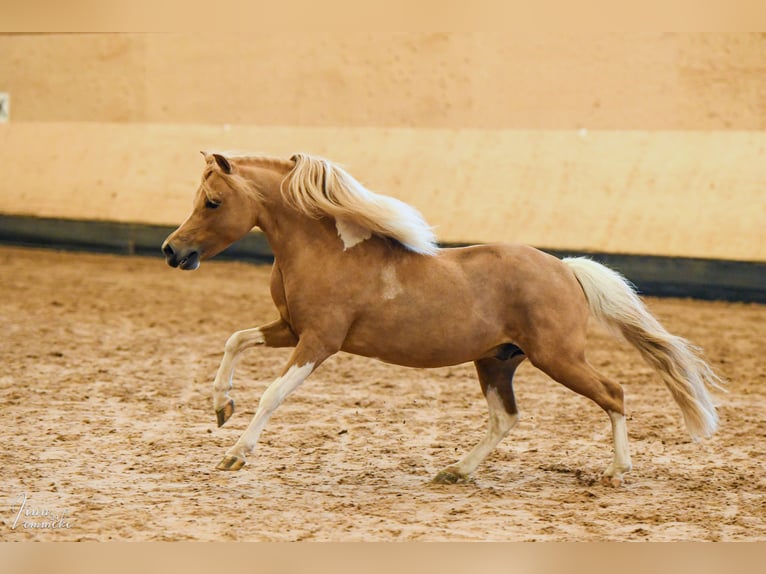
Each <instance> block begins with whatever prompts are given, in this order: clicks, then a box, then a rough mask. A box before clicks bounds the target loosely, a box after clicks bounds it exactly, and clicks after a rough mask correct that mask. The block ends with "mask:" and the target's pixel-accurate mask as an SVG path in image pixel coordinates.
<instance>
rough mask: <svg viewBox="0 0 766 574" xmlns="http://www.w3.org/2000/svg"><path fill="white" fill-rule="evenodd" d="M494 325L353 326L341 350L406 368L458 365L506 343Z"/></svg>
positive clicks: (487, 354)
mask: <svg viewBox="0 0 766 574" xmlns="http://www.w3.org/2000/svg"><path fill="white" fill-rule="evenodd" d="M507 342H508V341H507V340H506V339H505V337H503V335H502V334H501V333H500V332H499V330H498V329H497V328H495V327H492V328H487V327H486V326H484V325H482V326H479V325H475V324H465V323H463V324H460V325H455V324H452V325H450V324H449V322H445V323H444V324H441V325H439V326H436V325H429V324H422V323H420V324H418V323H417V322H412V323H409V324H406V325H398V326H392V325H386V324H385V323H384V324H380V323H378V324H377V328H376V327H375V326H374V325H372V324H371V325H369V326H368V325H365V324H361V325H356V326H355V327H354V328H353V329H352V330H351V331H350V332H349V335H348V337H347V338H346V341H345V342H344V344H343V346H342V349H341V350H343V351H346V352H348V353H353V354H355V355H362V356H364V357H373V358H376V359H379V360H381V361H383V362H386V363H392V364H395V365H403V366H406V367H419V368H432V367H445V366H448V365H458V364H461V363H466V362H469V361H475V360H477V359H479V358H482V357H486V356H490V355H492V353H493V350H494V349H496V348H497V347H498V346H500V345H502V344H504V343H507Z"/></svg>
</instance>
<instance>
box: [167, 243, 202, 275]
mask: <svg viewBox="0 0 766 574" xmlns="http://www.w3.org/2000/svg"><path fill="white" fill-rule="evenodd" d="M162 253H163V254H164V255H165V262H166V263H167V264H168V265H170V266H171V267H180V268H181V269H183V270H185V271H192V270H194V269H196V268H197V267H199V261H200V257H199V251H197V250H196V249H194V250H182V251H176V250H175V249H173V246H172V245H170V243H165V244H164V245H163V246H162Z"/></svg>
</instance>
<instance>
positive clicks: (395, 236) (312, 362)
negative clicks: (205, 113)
mask: <svg viewBox="0 0 766 574" xmlns="http://www.w3.org/2000/svg"><path fill="white" fill-rule="evenodd" d="M203 155H204V156H205V160H206V166H205V170H204V172H203V174H202V181H201V184H200V186H199V189H198V191H197V193H196V196H195V199H194V208H193V211H192V213H191V214H190V215H189V217H188V218H187V219H186V221H184V222H183V223H182V224H181V226H180V227H179V228H178V229H177V230H175V231H174V232H173V233H172V234H171V235H170V236H169V237H168V238H167V240H166V241H165V242H164V244H163V246H162V251H163V253H164V254H165V257H166V260H167V263H168V264H169V265H170V266H171V267H179V268H181V269H186V270H192V269H196V268H197V267H198V266H199V264H200V261H202V260H204V259H207V258H210V257H213V256H214V255H216V254H217V253H219V252H221V251H222V250H223V249H225V248H226V247H227V246H229V245H231V244H232V243H233V242H235V241H237V240H238V239H240V238H242V237H244V236H245V235H246V234H247V233H248V232H249V231H250V230H251V229H252V228H253V227H256V226H257V227H259V228H260V229H261V230H262V231H263V233H264V234H265V235H266V237H267V239H268V242H269V245H270V246H271V247H272V249H273V252H274V257H275V260H274V267H273V270H272V274H271V296H272V298H273V300H274V303H275V305H276V307H277V310H278V312H279V318H278V319H276V320H275V321H272V322H271V323H268V324H266V325H262V326H260V327H257V328H254V329H246V330H243V331H238V332H236V333H234V334H233V335H232V336H231V337H230V338H229V340H228V341H227V342H226V347H225V353H224V356H223V359H222V361H221V365H220V367H219V369H218V372H217V374H216V377H215V382H214V385H213V406H214V408H215V411H216V415H217V420H218V426H221V425H223V424H224V423H225V422H226V421H227V420H228V419H229V417H231V416H232V414H233V412H234V402H233V400H232V399H231V398H230V397H229V391H230V390H231V387H232V376H233V373H234V365H235V362H236V360H237V357H238V356H239V354H240V353H241V352H242V351H244V350H245V349H248V348H251V347H254V346H257V345H266V346H268V347H294V350H293V352H292V354H291V356H290V359H289V360H288V362H287V364H286V365H285V367H284V370H283V371H282V373H281V374H280V376H279V377H278V378H277V379H276V380H275V381H274V382H273V383H272V384H271V385H270V386H269V387H268V388H267V389H266V391H265V392H264V393H263V395H262V396H261V399H260V402H259V404H258V409H257V412H256V414H255V416H254V418H253V420H252V422H251V423H250V425H249V426H248V428H247V430H246V431H245V433H244V434H243V435H242V436H241V437H240V439H239V440H238V441H237V442H236V443H235V444H234V446H233V447H232V448H230V449H229V450H228V451H227V453H226V455H225V456H224V457H223V459H222V460H221V462H220V463H219V464H218V466H217V468H218V469H221V470H239V469H240V468H241V467H242V466H243V465H244V464H245V457H246V456H247V455H248V454H249V453H250V452H251V451H252V450H253V449H254V448H255V445H256V443H257V441H258V437H259V436H260V434H261V431H262V430H263V428H264V426H265V425H266V422H267V421H268V419H269V417H270V416H271V414H272V413H273V412H274V410H275V409H276V408H277V407H278V406H279V405H280V404H281V403H282V401H283V400H284V399H285V398H286V397H287V395H289V394H290V393H291V392H293V391H294V390H295V389H297V388H298V386H300V384H301V383H302V382H303V381H304V380H305V379H306V377H308V376H309V375H310V374H311V373H312V372H313V371H314V370H315V369H316V368H317V367H319V365H320V364H321V363H322V362H323V361H324V360H325V359H327V358H328V357H330V356H331V355H333V354H334V353H337V352H338V351H346V352H349V353H354V354H357V355H363V356H365V357H374V358H377V359H379V360H381V361H385V362H388V363H393V364H397V365H405V366H409V367H419V368H427V367H442V366H447V365H456V364H459V363H465V362H468V361H473V363H474V365H475V366H476V371H477V373H478V377H479V383H480V384H481V389H482V391H483V393H484V396H485V397H486V400H487V405H488V408H489V425H488V429H487V432H486V435H485V436H484V437H483V438H482V439H481V441H479V443H478V444H477V445H476V446H475V447H474V448H473V449H472V450H471V451H470V452H469V453H468V454H467V455H466V456H465V457H463V458H462V459H461V460H460V461H459V462H457V463H456V464H454V465H452V466H449V467H447V468H446V469H444V470H443V471H441V472H440V473H439V474H438V475H437V476H436V478H435V479H434V480H435V481H436V482H441V483H453V482H459V481H464V480H467V478H468V476H469V475H470V474H471V473H472V472H473V471H474V470H475V469H476V467H477V466H478V465H479V464H480V463H481V462H482V461H483V460H484V459H485V458H486V457H487V455H488V454H489V453H490V452H491V451H492V450H493V449H494V448H495V446H496V445H497V444H498V443H499V442H500V440H501V439H502V438H503V437H504V436H505V435H506V434H508V432H509V431H510V430H511V428H512V427H513V426H514V425H515V424H516V421H517V420H518V410H517V407H516V400H515V398H514V392H513V375H514V372H515V370H516V368H517V367H518V366H519V364H520V363H521V362H522V361H524V360H525V359H529V361H530V362H531V363H532V364H533V365H534V366H536V367H537V368H538V369H540V370H542V371H543V372H545V373H546V374H548V375H549V376H550V377H551V378H552V379H554V380H556V381H558V382H560V383H562V384H564V385H565V386H567V387H568V388H570V389H572V390H573V391H575V392H576V393H579V394H581V395H584V396H586V397H588V398H589V399H591V400H593V401H595V402H596V404H598V405H599V406H600V407H601V408H602V409H603V410H604V411H606V413H607V414H608V415H609V418H610V420H611V424H612V433H613V443H614V459H613V461H612V463H611V464H610V465H609V466H608V467H607V469H606V470H605V471H604V474H603V477H602V482H604V483H605V484H607V485H613V486H619V485H621V484H622V482H623V477H624V474H625V473H626V472H628V471H629V470H630V469H631V460H630V452H629V448H628V433H627V427H626V424H625V410H624V404H623V390H622V387H621V386H620V385H619V384H618V383H616V382H615V381H613V380H610V379H608V378H607V377H605V376H604V375H602V374H601V373H599V372H598V371H597V370H596V369H594V368H593V367H592V366H591V365H590V364H589V363H588V362H587V361H586V359H585V343H586V326H587V323H588V317H589V316H593V317H595V318H596V319H597V320H598V321H600V322H601V323H603V324H604V325H606V326H607V327H608V328H610V329H611V331H613V332H614V333H616V334H618V335H622V336H623V337H624V338H625V339H626V340H627V341H628V342H629V343H631V344H632V345H633V346H635V347H636V348H637V349H638V351H639V353H640V354H641V355H642V356H643V358H644V359H645V360H646V361H647V362H648V363H649V364H650V365H651V366H652V367H654V369H655V370H656V371H657V372H658V373H659V375H660V377H661V378H662V380H663V381H664V382H665V384H666V385H667V387H668V389H669V390H670V393H671V395H672V396H673V398H674V399H675V401H676V402H677V403H678V405H679V407H680V408H681V412H682V414H683V417H684V419H685V422H686V425H687V428H688V430H689V432H690V434H691V435H692V437H695V438H697V437H705V436H709V435H710V434H711V433H712V432H713V431H714V430H715V429H716V426H717V422H718V419H717V415H716V410H715V407H714V406H713V403H712V401H711V398H710V395H709V394H708V390H707V387H717V386H718V384H719V382H720V379H719V378H718V377H717V376H716V375H715V373H713V371H712V370H711V368H710V367H709V366H708V365H707V364H706V363H705V362H704V361H703V360H702V359H701V358H700V357H699V356H698V355H697V354H696V352H695V349H694V347H692V346H691V345H690V344H689V343H688V342H687V341H685V340H684V339H682V338H680V337H676V336H674V335H671V334H670V333H668V332H667V331H666V330H665V329H664V328H663V327H662V326H661V325H660V324H659V322H658V321H657V320H656V319H655V318H654V317H653V316H652V315H651V314H650V313H649V312H648V310H647V309H646V307H645V306H644V304H643V303H642V302H641V300H640V299H639V297H638V296H637V295H636V294H635V292H634V291H633V289H632V288H631V287H630V286H629V284H628V283H627V282H626V280H625V279H624V278H623V277H622V276H621V275H619V274H618V273H616V272H615V271H612V270H611V269H609V268H607V267H605V266H603V265H601V264H599V263H596V262H594V261H591V260H589V259H584V258H572V259H564V260H559V259H557V258H555V257H553V256H551V255H548V254H546V253H543V252H541V251H538V250H537V249H534V248H532V247H528V246H523V245H505V244H495V245H481V246H471V247H464V248H455V249H439V248H438V247H437V246H436V243H435V238H434V236H433V233H432V232H431V229H430V228H429V226H428V225H427V224H426V223H425V222H424V221H423V219H422V217H421V216H420V214H419V213H418V212H417V211H416V210H415V209H413V208H412V207H410V206H409V205H407V204H405V203H403V202H401V201H399V200H396V199H394V198H391V197H387V196H383V195H379V194H376V193H373V192H371V191H369V190H367V189H366V188H364V187H363V186H362V185H361V184H360V183H359V182H358V181H356V180H355V179H354V178H353V177H351V176H350V175H349V174H348V173H347V172H345V171H344V170H343V169H341V168H340V167H339V166H337V165H335V164H333V163H331V162H329V161H327V160H325V159H322V158H318V157H314V156H311V155H307V154H296V155H294V156H293V157H292V158H290V159H289V160H279V159H274V158H265V157H226V156H224V155H220V154H207V153H205V152H203Z"/></svg>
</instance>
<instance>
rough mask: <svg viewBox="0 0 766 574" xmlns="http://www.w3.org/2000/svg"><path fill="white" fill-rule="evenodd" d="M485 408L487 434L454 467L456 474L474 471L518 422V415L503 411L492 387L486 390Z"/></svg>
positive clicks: (501, 403) (499, 399)
mask: <svg viewBox="0 0 766 574" xmlns="http://www.w3.org/2000/svg"><path fill="white" fill-rule="evenodd" d="M487 407H488V408H489V424H488V426H487V434H485V435H484V437H483V438H482V439H481V440H480V441H479V444H477V445H476V446H475V447H474V448H473V449H472V450H471V452H469V453H468V454H467V455H466V456H464V457H463V458H462V459H461V460H460V462H458V463H457V464H456V465H455V468H456V469H457V470H458V472H460V473H461V474H463V475H465V476H467V475H469V474H471V473H472V472H473V471H474V470H476V467H478V466H479V465H480V464H481V462H482V461H483V460H484V459H485V458H487V456H488V455H489V454H490V453H491V452H492V451H493V450H494V449H495V447H496V446H497V444H498V443H499V442H500V441H501V440H502V439H503V437H505V436H506V435H507V434H508V433H509V432H510V430H511V429H512V428H513V427H514V426H515V425H516V423H517V422H518V420H519V415H518V414H514V415H512V414H510V413H508V411H506V410H505V405H504V404H503V399H502V398H501V397H500V393H499V392H498V391H497V389H495V388H494V387H490V388H489V389H487Z"/></svg>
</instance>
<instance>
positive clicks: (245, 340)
mask: <svg viewBox="0 0 766 574" xmlns="http://www.w3.org/2000/svg"><path fill="white" fill-rule="evenodd" d="M297 343H298V338H297V337H296V336H295V334H293V332H292V331H291V330H290V327H289V326H288V325H287V323H285V322H284V321H282V319H277V320H276V321H272V322H271V323H268V324H266V325H263V326H261V327H256V328H255V329H245V330H244V331H237V332H236V333H234V334H233V335H232V336H231V337H229V340H228V341H226V348H225V352H224V355H223V359H221V365H220V366H219V367H218V372H217V373H216V375H215V381H214V382H213V408H214V409H215V414H216V419H217V420H218V426H219V427H220V426H223V424H224V423H225V422H226V421H227V420H229V418H230V417H231V415H233V414H234V401H233V400H232V398H231V397H230V396H229V391H230V390H231V387H232V377H233V376H234V367H235V365H236V362H237V359H238V358H239V354H240V353H241V352H242V351H244V350H245V349H250V348H252V347H256V346H259V345H264V346H266V347H294V346H295V345H296V344H297Z"/></svg>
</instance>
